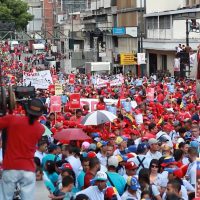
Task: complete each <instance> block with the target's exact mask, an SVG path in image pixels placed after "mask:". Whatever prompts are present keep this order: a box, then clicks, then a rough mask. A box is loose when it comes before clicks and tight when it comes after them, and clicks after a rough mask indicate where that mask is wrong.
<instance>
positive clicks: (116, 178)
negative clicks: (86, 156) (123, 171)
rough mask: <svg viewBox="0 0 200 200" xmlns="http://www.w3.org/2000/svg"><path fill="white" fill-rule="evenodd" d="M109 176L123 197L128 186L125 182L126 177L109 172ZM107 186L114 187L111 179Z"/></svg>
mask: <svg viewBox="0 0 200 200" xmlns="http://www.w3.org/2000/svg"><path fill="white" fill-rule="evenodd" d="M107 175H108V177H109V178H110V180H111V181H112V183H113V184H114V187H115V188H116V189H117V191H118V193H119V195H120V196H121V195H122V194H123V193H124V188H125V185H126V181H125V179H124V177H123V176H121V175H119V174H118V173H116V172H107ZM107 185H108V186H113V185H111V183H110V182H109V179H108V182H107Z"/></svg>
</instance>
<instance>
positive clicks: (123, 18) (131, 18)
mask: <svg viewBox="0 0 200 200" xmlns="http://www.w3.org/2000/svg"><path fill="white" fill-rule="evenodd" d="M137 18H138V17H137V12H127V13H119V14H117V23H118V24H117V25H118V27H121V26H125V27H126V26H137V21H138V19H137Z"/></svg>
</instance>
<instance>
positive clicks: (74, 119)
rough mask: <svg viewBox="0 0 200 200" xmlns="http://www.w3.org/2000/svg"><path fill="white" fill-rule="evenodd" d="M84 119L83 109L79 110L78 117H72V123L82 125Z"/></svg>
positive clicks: (77, 111)
mask: <svg viewBox="0 0 200 200" xmlns="http://www.w3.org/2000/svg"><path fill="white" fill-rule="evenodd" d="M82 119H83V116H82V110H81V109H77V110H76V115H75V116H73V117H71V118H70V121H74V122H76V123H77V124H81V121H82Z"/></svg>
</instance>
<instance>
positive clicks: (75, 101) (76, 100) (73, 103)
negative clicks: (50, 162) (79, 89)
mask: <svg viewBox="0 0 200 200" xmlns="http://www.w3.org/2000/svg"><path fill="white" fill-rule="evenodd" d="M80 100H81V96H80V94H79V93H77V94H76V93H74V94H71V95H70V102H69V108H70V109H79V108H80V107H81V103H80Z"/></svg>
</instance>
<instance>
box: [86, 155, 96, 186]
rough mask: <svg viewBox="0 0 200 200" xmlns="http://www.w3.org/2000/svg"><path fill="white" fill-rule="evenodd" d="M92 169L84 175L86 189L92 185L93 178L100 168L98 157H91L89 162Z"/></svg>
mask: <svg viewBox="0 0 200 200" xmlns="http://www.w3.org/2000/svg"><path fill="white" fill-rule="evenodd" d="M89 167H90V169H89V170H88V171H87V172H86V173H85V177H84V189H86V188H88V187H89V186H90V185H91V182H90V181H91V180H92V179H93V178H94V177H95V176H96V174H97V172H98V171H99V170H100V161H99V159H98V158H97V157H94V158H91V159H90V162H89Z"/></svg>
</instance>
